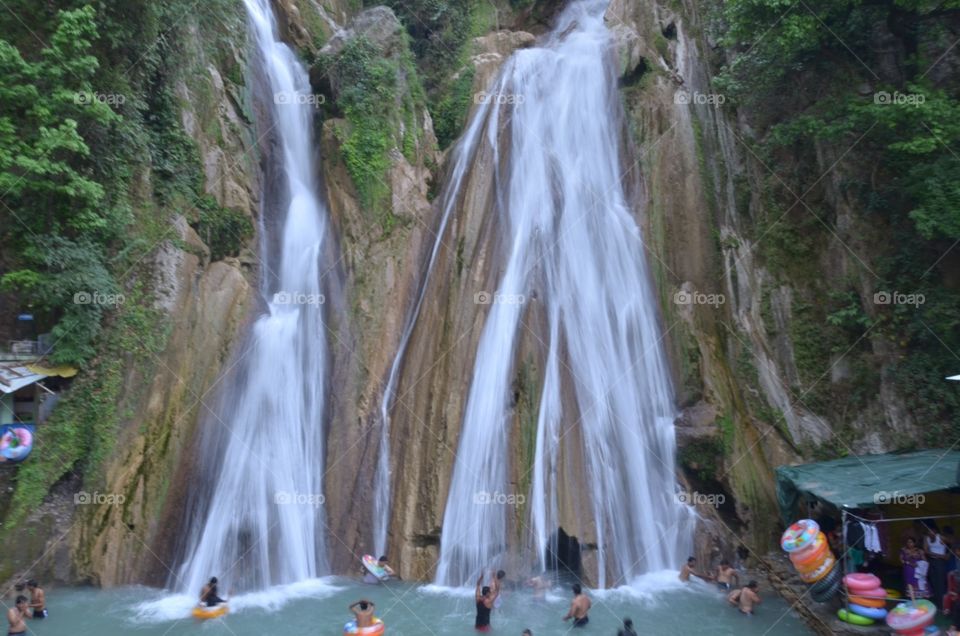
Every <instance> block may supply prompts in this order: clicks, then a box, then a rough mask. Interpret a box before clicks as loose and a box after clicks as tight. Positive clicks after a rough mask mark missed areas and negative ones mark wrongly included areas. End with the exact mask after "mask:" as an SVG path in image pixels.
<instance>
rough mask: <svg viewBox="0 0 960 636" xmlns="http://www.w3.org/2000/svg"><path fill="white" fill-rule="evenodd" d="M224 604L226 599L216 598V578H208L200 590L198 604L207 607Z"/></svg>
mask: <svg viewBox="0 0 960 636" xmlns="http://www.w3.org/2000/svg"><path fill="white" fill-rule="evenodd" d="M226 602H227V601H226V599H222V598H220V597H219V596H217V577H215V576H212V577H210V581H209V582H208V583H207V584H206V585H204V586H203V589H202V590H200V603H202V604H203V605H206V606H207V607H216V606H217V605H219V604H220V603H226Z"/></svg>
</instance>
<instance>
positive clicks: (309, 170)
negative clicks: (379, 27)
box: [174, 0, 329, 593]
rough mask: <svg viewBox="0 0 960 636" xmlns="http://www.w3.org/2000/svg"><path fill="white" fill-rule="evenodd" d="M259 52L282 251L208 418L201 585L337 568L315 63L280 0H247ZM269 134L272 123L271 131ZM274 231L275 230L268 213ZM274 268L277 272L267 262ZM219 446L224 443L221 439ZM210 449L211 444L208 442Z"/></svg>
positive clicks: (268, 190) (196, 559)
mask: <svg viewBox="0 0 960 636" xmlns="http://www.w3.org/2000/svg"><path fill="white" fill-rule="evenodd" d="M244 3H245V5H246V9H247V13H248V20H249V25H250V30H251V37H252V39H253V42H254V45H255V47H256V51H255V55H254V58H255V59H257V60H258V61H259V64H260V68H259V69H258V71H259V72H260V73H262V75H263V77H264V82H263V85H264V86H266V87H267V89H268V90H269V91H270V94H269V95H267V96H266V99H264V100H263V101H264V103H265V104H267V105H268V106H269V108H268V109H267V110H268V111H269V115H270V121H266V122H264V121H261V122H259V127H260V128H261V129H264V130H265V131H268V132H270V133H271V134H273V135H275V137H276V139H277V143H276V147H275V148H274V149H273V152H274V155H273V156H274V159H273V160H275V161H276V163H277V165H276V166H275V167H273V169H272V170H271V173H272V174H275V175H276V178H273V179H264V181H265V186H264V190H265V192H264V197H263V200H264V201H265V202H269V203H264V204H263V205H262V210H261V212H262V214H261V217H263V218H269V219H276V222H275V223H274V224H273V225H275V227H277V228H278V230H277V232H278V235H277V236H271V237H270V239H271V241H270V244H271V245H274V246H275V249H276V250H277V254H276V255H275V258H273V259H267V258H266V253H265V252H266V244H267V241H266V240H265V241H264V246H263V247H262V249H261V251H262V252H264V254H262V256H263V261H264V263H265V262H266V261H267V260H269V261H270V263H271V265H273V264H274V263H276V266H275V269H271V268H270V267H268V266H267V265H266V264H264V266H263V269H264V270H265V271H264V272H263V275H262V284H261V286H262V292H263V294H264V298H265V301H266V303H265V304H266V311H265V313H263V314H262V315H261V316H259V317H258V318H257V319H256V321H255V323H254V324H253V326H252V331H251V333H250V335H249V343H248V346H247V348H246V350H245V351H244V353H243V355H241V356H240V358H239V360H238V361H237V367H238V368H239V369H240V372H239V373H237V378H238V380H237V382H236V385H235V386H233V387H231V389H230V391H229V395H227V396H226V397H225V399H224V400H222V402H223V406H222V407H221V409H220V412H218V413H216V414H215V417H214V418H212V419H213V421H212V422H208V426H213V427H217V426H222V427H225V429H227V430H225V431H221V434H220V435H219V436H215V439H216V443H215V444H208V447H206V448H205V449H204V451H205V456H206V457H207V460H208V461H216V462H217V464H218V465H217V467H216V470H215V471H214V472H212V473H211V474H212V475H214V476H213V477H212V478H211V483H210V484H209V495H207V496H208V501H207V503H206V506H205V510H204V512H203V514H202V516H201V517H200V518H197V519H195V520H194V521H196V528H197V529H196V531H195V532H194V533H193V535H192V536H191V537H190V538H189V546H188V549H187V551H186V558H185V560H184V562H183V563H182V565H181V567H180V570H179V572H178V573H177V575H176V577H175V579H174V586H175V587H178V588H180V589H183V590H185V591H187V592H189V593H196V592H198V591H199V590H200V588H201V587H202V585H203V584H204V583H205V582H206V580H207V579H208V578H209V577H210V576H218V577H219V578H220V579H221V581H222V583H221V589H223V590H227V589H229V588H230V587H233V586H236V587H237V588H241V589H260V588H264V587H268V586H271V585H276V584H282V583H292V582H296V581H302V580H304V579H309V578H313V577H316V576H318V575H320V574H324V573H326V571H327V557H326V547H325V538H324V527H325V526H324V509H323V470H324V434H323V426H324V412H325V408H324V407H325V399H326V396H325V377H326V374H327V371H328V366H329V363H328V357H329V352H328V347H327V344H326V342H325V333H324V331H325V330H324V322H323V302H324V297H323V293H322V288H321V282H320V278H321V275H320V258H321V253H322V251H323V246H324V242H325V241H326V240H327V239H326V236H327V232H328V229H327V211H326V209H325V207H324V205H323V203H322V202H321V201H320V200H319V198H318V194H317V193H318V192H319V189H318V184H317V183H316V178H315V171H316V166H315V160H314V150H313V113H312V110H311V106H310V105H309V104H310V103H311V101H310V100H309V99H307V98H306V97H307V96H308V95H309V94H310V92H311V91H310V83H309V79H308V76H307V72H306V70H305V69H304V67H303V66H302V65H301V64H300V63H299V61H298V60H297V58H296V56H295V54H294V52H293V51H292V50H291V49H290V48H289V47H287V46H286V45H285V44H283V43H282V42H281V41H280V40H279V37H278V34H277V25H276V20H275V18H274V15H273V13H272V9H271V7H270V2H269V0H244ZM265 134H266V133H264V136H265ZM263 228H264V229H263V232H262V234H266V233H269V230H268V229H266V228H267V223H264V224H263ZM266 270H269V271H266ZM211 446H216V447H217V448H210V447H211ZM207 451H209V452H207Z"/></svg>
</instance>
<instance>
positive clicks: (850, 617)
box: [837, 608, 873, 625]
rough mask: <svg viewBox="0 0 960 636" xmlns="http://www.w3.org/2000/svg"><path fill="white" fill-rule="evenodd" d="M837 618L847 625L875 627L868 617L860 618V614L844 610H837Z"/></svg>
mask: <svg viewBox="0 0 960 636" xmlns="http://www.w3.org/2000/svg"><path fill="white" fill-rule="evenodd" d="M837 618H839V619H840V620H842V621H843V622H845V623H850V624H851V625H873V619H872V618H867V617H866V616H860V615H859V614H854V613H853V612H848V611H847V610H845V609H842V608H841V609H838V610H837Z"/></svg>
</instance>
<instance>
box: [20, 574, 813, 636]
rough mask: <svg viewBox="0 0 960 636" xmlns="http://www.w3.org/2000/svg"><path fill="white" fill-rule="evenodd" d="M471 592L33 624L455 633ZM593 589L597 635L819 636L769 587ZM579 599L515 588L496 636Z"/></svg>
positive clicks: (70, 608)
mask: <svg viewBox="0 0 960 636" xmlns="http://www.w3.org/2000/svg"><path fill="white" fill-rule="evenodd" d="M463 592H464V593H461V590H450V589H448V588H446V589H440V590H438V589H431V588H429V587H417V586H413V585H409V584H406V583H402V582H397V583H391V584H389V585H386V586H370V585H362V584H358V583H356V582H355V581H349V580H346V579H341V578H325V579H319V580H309V581H303V582H302V583H298V584H296V585H289V586H282V587H277V588H273V589H271V590H267V591H264V592H258V593H251V594H244V595H241V596H238V597H236V598H235V599H234V600H233V602H232V603H231V608H230V613H229V614H228V615H227V616H226V617H225V618H223V619H217V620H212V621H205V622H202V623H198V622H197V621H194V620H193V619H191V618H189V613H190V608H191V606H192V603H193V597H192V596H191V597H187V596H183V597H180V596H174V597H171V596H160V594H161V592H160V591H159V590H151V589H148V588H114V589H110V590H96V589H93V588H77V589H71V588H57V589H55V590H50V591H48V594H47V598H48V603H49V605H50V617H49V618H48V619H46V620H44V621H42V622H41V621H37V622H36V623H31V624H30V625H31V630H32V633H36V635H37V636H46V635H48V634H49V635H51V636H55V635H60V634H70V635H71V636H103V635H104V634H110V635H113V634H138V635H140V636H169V635H172V634H176V635H177V636H190V635H193V634H196V635H198V636H199V635H205V636H211V635H215V636H221V635H222V636H260V635H262V634H274V633H276V634H284V635H285V636H307V635H310V636H313V635H316V634H342V633H343V625H344V623H345V622H346V621H347V620H348V619H349V618H350V614H349V613H348V612H347V606H348V605H350V604H351V603H354V602H356V601H357V599H359V598H368V599H370V600H372V601H373V602H374V603H375V604H376V608H377V615H378V616H380V617H381V618H382V620H383V621H384V623H385V624H386V626H387V634H388V635H390V636H424V635H425V634H429V635H433V636H453V635H459V634H463V633H464V632H467V631H472V629H473V619H474V613H475V610H474V604H473V599H472V593H471V592H469V591H466V590H463ZM588 593H589V594H590V596H591V598H592V599H593V603H594V606H593V609H592V610H591V612H590V626H589V627H588V629H587V630H586V632H588V633H594V634H615V633H616V630H617V629H619V627H620V620H621V619H622V618H623V617H625V616H629V617H631V618H632V619H633V621H634V623H635V625H636V628H637V631H638V633H640V634H655V635H656V636H689V635H690V634H701V633H704V630H705V626H709V627H708V629H707V631H708V632H709V633H710V634H711V635H712V636H713V635H718V636H761V635H762V634H777V636H805V635H806V634H809V633H811V632H810V631H809V630H807V629H805V628H804V626H803V625H802V624H801V623H800V621H799V620H798V619H797V617H796V616H795V615H794V614H792V613H790V612H789V608H788V606H787V604H786V603H784V602H783V601H782V600H781V599H779V598H777V597H770V595H769V594H768V593H767V591H766V590H764V589H762V590H761V595H762V596H763V598H764V600H763V604H761V605H760V606H759V607H758V610H757V613H756V615H755V616H750V617H747V616H743V615H741V614H740V613H739V612H737V610H736V609H735V608H733V607H729V606H728V605H726V603H725V601H724V600H723V595H722V594H721V593H720V592H718V591H717V590H716V589H714V588H713V587H712V586H708V585H705V584H699V583H693V584H690V585H683V584H680V582H679V581H677V578H676V572H669V573H662V574H661V573H656V574H652V575H649V580H644V581H643V582H641V584H640V585H638V586H637V587H635V588H628V589H621V590H605V591H603V592H593V591H589V592H588ZM569 603H570V594H569V591H568V590H566V589H561V588H559V587H558V588H555V589H554V590H552V591H550V592H549V593H548V595H547V598H546V600H545V601H534V600H533V599H532V596H531V593H530V592H529V591H527V590H507V592H506V593H505V595H504V600H503V605H502V607H501V608H499V609H497V610H495V611H494V613H493V629H494V633H498V634H505V635H509V636H519V634H520V633H521V631H523V630H524V629H530V630H532V631H533V633H534V634H536V635H537V636H541V635H543V634H560V633H565V632H567V631H568V629H569V623H564V622H563V621H561V620H560V617H561V616H563V614H564V612H566V610H567V606H568V605H569Z"/></svg>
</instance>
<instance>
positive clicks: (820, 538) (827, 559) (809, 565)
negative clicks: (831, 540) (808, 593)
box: [780, 519, 836, 583]
mask: <svg viewBox="0 0 960 636" xmlns="http://www.w3.org/2000/svg"><path fill="white" fill-rule="evenodd" d="M780 545H781V546H782V547H783V548H784V549H785V550H787V551H788V552H789V553H790V561H791V563H793V567H795V568H796V569H797V573H798V574H800V579H801V580H803V582H804V583H816V582H817V581H819V580H821V579H823V578H824V577H825V576H826V575H827V574H829V573H830V572H831V571H832V570H833V565H834V563H836V559H834V557H833V552H831V551H830V546H829V544H828V543H827V537H826V535H824V534H823V533H822V532H820V528H819V527H818V526H817V524H816V522H814V521H811V520H810V519H802V520H800V521H798V522H797V523H795V524H793V525H792V526H790V527H789V528H787V531H786V532H784V533H783V537H781V538H780Z"/></svg>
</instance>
